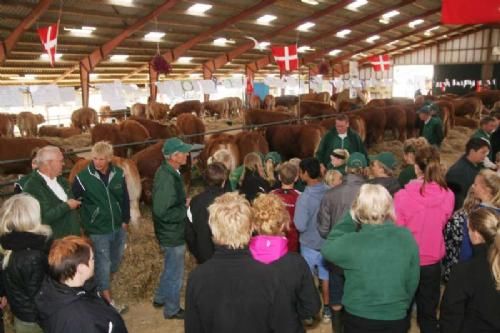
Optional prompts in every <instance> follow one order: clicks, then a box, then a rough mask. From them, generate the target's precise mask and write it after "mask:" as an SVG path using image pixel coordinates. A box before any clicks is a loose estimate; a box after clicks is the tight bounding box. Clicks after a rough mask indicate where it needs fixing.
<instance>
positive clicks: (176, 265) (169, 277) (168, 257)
mask: <svg viewBox="0 0 500 333" xmlns="http://www.w3.org/2000/svg"><path fill="white" fill-rule="evenodd" d="M161 249H162V251H163V253H164V255H165V259H164V262H163V272H162V273H161V276H160V283H159V285H158V288H157V289H156V293H155V298H154V301H155V302H156V303H159V304H165V307H164V309H163V316H164V317H168V316H173V315H175V314H176V313H177V312H179V310H180V308H181V305H180V300H181V288H182V281H183V279H184V252H185V250H186V246H185V245H179V246H172V247H171V246H162V247H161Z"/></svg>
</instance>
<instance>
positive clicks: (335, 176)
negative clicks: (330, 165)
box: [324, 170, 344, 187]
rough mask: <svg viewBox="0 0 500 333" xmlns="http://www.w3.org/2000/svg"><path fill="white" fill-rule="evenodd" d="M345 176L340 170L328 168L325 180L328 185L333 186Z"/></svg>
mask: <svg viewBox="0 0 500 333" xmlns="http://www.w3.org/2000/svg"><path fill="white" fill-rule="evenodd" d="M343 177H344V176H343V175H342V172H340V171H338V170H328V171H327V172H326V174H325V178H324V180H325V183H326V185H328V186H330V187H333V186H336V185H338V184H340V183H342V178H343Z"/></svg>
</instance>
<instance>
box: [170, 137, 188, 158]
mask: <svg viewBox="0 0 500 333" xmlns="http://www.w3.org/2000/svg"><path fill="white" fill-rule="evenodd" d="M191 150H193V145H190V144H187V143H185V142H184V141H182V140H181V139H179V138H178V137H174V138H170V139H167V140H166V141H165V143H164V144H163V154H164V155H171V154H173V153H176V152H180V153H189V152H190V151H191Z"/></svg>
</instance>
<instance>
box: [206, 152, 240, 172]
mask: <svg viewBox="0 0 500 333" xmlns="http://www.w3.org/2000/svg"><path fill="white" fill-rule="evenodd" d="M214 162H221V163H222V164H224V166H225V167H226V169H228V170H229V171H232V170H233V169H234V167H233V164H232V159H231V154H230V153H229V150H227V149H219V150H217V151H216V152H215V153H214V154H213V155H212V156H210V157H209V158H208V161H207V164H212V163H214Z"/></svg>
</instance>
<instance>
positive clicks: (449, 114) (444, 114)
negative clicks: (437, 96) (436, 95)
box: [434, 100, 455, 137]
mask: <svg viewBox="0 0 500 333" xmlns="http://www.w3.org/2000/svg"><path fill="white" fill-rule="evenodd" d="M434 104H436V105H437V106H438V107H439V117H441V120H442V121H443V134H444V136H445V137H446V136H448V133H449V132H450V129H451V128H453V126H455V107H454V105H453V103H452V102H451V101H448V100H438V101H436V102H434Z"/></svg>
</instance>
